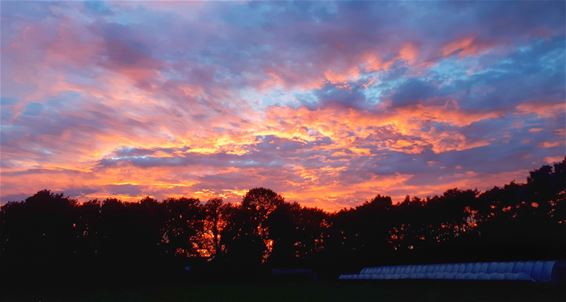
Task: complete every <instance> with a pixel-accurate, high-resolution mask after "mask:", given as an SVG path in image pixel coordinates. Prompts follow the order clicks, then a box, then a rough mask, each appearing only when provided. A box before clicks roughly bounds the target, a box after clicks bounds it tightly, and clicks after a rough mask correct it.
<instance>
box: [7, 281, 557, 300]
mask: <svg viewBox="0 0 566 302" xmlns="http://www.w3.org/2000/svg"><path fill="white" fill-rule="evenodd" d="M104 287H105V289H101V287H96V286H95V285H94V284H90V285H89V286H88V287H84V288H76V287H75V288H73V289H60V288H55V287H46V288H42V289H38V288H33V289H31V288H20V289H16V288H11V289H8V290H7V291H3V293H2V295H1V296H0V298H1V300H2V301H38V302H39V301H41V302H44V301H45V302H47V301H61V302H67V301H69V302H70V301H73V302H75V301H76V302H80V301H108V302H114V301H116V302H117V301H120V302H127V301H136V302H145V301H246V302H252V301H344V302H349V301H383V302H387V301H435V302H438V301H450V302H456V301H513V302H516V301H533V302H539V301H561V302H563V301H566V285H565V284H532V283H508V282H450V281H438V282H430V281H426V282H425V281H410V282H407V281H404V282H400V281H391V282H374V283H344V282H316V283H308V282H302V283H291V282H279V283H275V282H265V283H254V284H249V283H244V282H241V283H230V284H227V283H223V284H174V285H161V286H128V287H121V286H119V285H114V286H111V287H108V285H106V286H104Z"/></svg>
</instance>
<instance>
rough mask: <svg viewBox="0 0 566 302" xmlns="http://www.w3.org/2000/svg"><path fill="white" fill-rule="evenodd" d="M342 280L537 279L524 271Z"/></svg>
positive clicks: (345, 277) (346, 277) (369, 276)
mask: <svg viewBox="0 0 566 302" xmlns="http://www.w3.org/2000/svg"><path fill="white" fill-rule="evenodd" d="M339 279H340V280H399V279H420V280H427V279H428V280H523V281H535V280H533V279H532V278H531V277H530V276H529V275H527V274H524V273H503V274H502V273H489V274H486V273H460V274H451V273H422V274H419V273H417V274H356V275H340V277H339Z"/></svg>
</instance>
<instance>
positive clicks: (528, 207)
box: [0, 159, 566, 282]
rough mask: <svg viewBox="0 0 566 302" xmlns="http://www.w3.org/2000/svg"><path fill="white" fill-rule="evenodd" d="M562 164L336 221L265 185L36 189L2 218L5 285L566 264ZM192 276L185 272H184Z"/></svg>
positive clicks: (376, 201) (386, 204)
mask: <svg viewBox="0 0 566 302" xmlns="http://www.w3.org/2000/svg"><path fill="white" fill-rule="evenodd" d="M565 201H566V159H565V160H563V161H562V162H560V163H556V164H554V165H553V166H543V167H541V168H540V169H537V170H535V171H532V172H530V175H529V177H528V179H527V183H525V184H517V183H514V182H512V183H510V184H508V185H505V186H503V187H494V188H492V189H490V190H488V191H485V192H479V191H477V190H459V189H451V190H448V191H446V192H445V193H444V194H442V195H440V196H434V197H428V198H426V199H420V198H417V197H413V198H411V197H409V196H407V198H406V199H405V200H404V201H403V202H401V203H398V204H393V202H392V200H391V198H390V197H387V196H381V195H377V196H376V197H375V198H373V199H372V200H371V201H368V202H366V203H364V204H362V205H360V206H357V207H355V208H350V209H343V210H341V211H338V212H336V213H327V212H324V211H322V210H320V209H316V208H309V207H303V206H301V205H299V204H297V203H289V202H286V201H285V200H284V199H283V197H282V196H281V195H278V194H277V193H275V192H273V191H272V190H269V189H266V188H255V189H252V190H250V191H249V192H248V193H247V194H246V195H245V196H244V198H243V200H242V202H241V204H230V203H224V202H223V201H222V200H221V199H211V200H209V201H208V202H201V201H199V200H198V199H191V198H178V199H174V198H170V199H167V200H164V201H162V202H158V201H156V200H154V199H152V198H149V197H146V198H144V199H142V200H141V201H140V202H138V203H125V202H121V201H119V200H116V199H106V200H103V201H99V200H92V201H88V202H85V203H78V202H77V201H75V200H73V199H71V198H68V197H65V196H63V195H62V194H55V193H52V192H50V191H47V190H44V191H40V192H38V193H36V194H35V195H33V196H31V197H29V198H27V199H26V200H25V201H22V202H10V203H7V204H5V205H4V206H2V208H1V210H0V268H1V269H2V278H3V279H4V281H14V280H23V279H25V280H28V281H29V280H35V281H40V282H46V281H50V280H51V281H53V280H61V279H63V280H66V281H68V282H70V281H73V280H74V281H77V280H91V281H95V280H98V281H101V280H102V281H101V282H111V280H144V279H165V278H184V277H186V276H193V277H194V276H198V277H199V278H210V277H215V278H217V277H219V276H227V275H230V273H234V274H238V275H248V276H252V275H255V276H257V275H258V274H261V273H262V272H265V271H267V270H268V269H269V268H272V267H278V268H298V267H302V268H312V269H314V270H316V271H318V272H320V273H326V274H329V275H331V274H334V273H338V272H343V271H348V270H352V271H353V270H357V269H359V268H360V267H361V266H365V265H372V264H385V263H388V264H393V263H423V262H451V261H480V260H518V259H557V258H563V257H564V255H566V202H565ZM188 272H190V273H188Z"/></svg>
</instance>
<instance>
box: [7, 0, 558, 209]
mask: <svg viewBox="0 0 566 302" xmlns="http://www.w3.org/2000/svg"><path fill="white" fill-rule="evenodd" d="M1 5H2V10H1V11H2V12H1V16H2V20H1V22H2V24H1V25H2V29H1V31H2V45H1V47H2V53H1V63H2V64H1V89H0V90H1V105H0V110H1V111H0V113H1V125H2V127H1V142H0V148H1V149H0V151H1V154H0V155H1V173H0V202H6V201H10V200H20V199H22V198H24V197H26V196H29V195H31V194H33V193H35V192H37V191H39V190H41V189H52V190H54V191H58V192H65V193H66V194H68V195H70V196H71V197H73V198H78V199H79V200H88V199H94V198H104V197H108V196H114V197H119V198H122V199H124V200H137V199H139V198H140V197H141V196H146V195H148V196H152V197H154V198H157V199H164V198H166V197H175V196H187V197H197V198H201V199H205V200H206V199H208V198H210V197H223V198H226V199H228V200H239V199H240V198H241V196H242V195H243V194H244V193H245V192H246V191H247V190H249V189H251V188H254V187H267V188H271V189H273V190H274V191H276V192H278V193H279V194H281V195H283V196H284V197H285V198H286V199H287V200H290V201H298V202H300V203H302V204H304V205H308V206H318V207H321V208H323V209H328V210H334V209H338V208H342V207H347V206H352V205H355V204H359V203H361V202H363V201H365V200H368V199H370V198H372V197H373V196H375V195H376V194H384V195H389V196H392V197H393V198H394V199H396V200H399V199H401V198H403V197H404V196H405V195H417V196H422V197H424V196H427V195H433V194H439V193H442V192H443V191H444V190H446V189H449V188H454V187H459V188H477V189H480V190H485V189H487V188H488V187H489V186H493V185H501V184H505V183H508V182H510V181H513V180H515V181H523V180H524V179H525V178H526V176H527V175H528V171H529V170H531V169H534V168H537V167H539V166H540V165H542V164H545V163H551V162H555V161H559V160H562V159H563V158H564V156H565V155H566V143H565V141H566V103H565V101H566V97H565V91H566V89H565V87H564V86H565V83H566V77H565V69H564V66H566V45H565V43H564V41H565V38H566V32H565V28H566V26H565V25H566V18H565V7H564V6H565V4H564V2H560V1H557V2H545V3H537V2H516V3H511V2H479V3H471V2H457V3H452V2H277V3H260V2H247V1H242V2H223V3H218V2H215V3H205V2H157V1H152V2H129V1H119V2H107V1H88V2H2V3H1ZM502 12H505V14H502Z"/></svg>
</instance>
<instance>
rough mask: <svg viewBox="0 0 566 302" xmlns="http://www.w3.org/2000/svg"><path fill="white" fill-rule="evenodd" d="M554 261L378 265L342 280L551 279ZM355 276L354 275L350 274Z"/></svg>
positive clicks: (544, 280) (540, 280)
mask: <svg viewBox="0 0 566 302" xmlns="http://www.w3.org/2000/svg"><path fill="white" fill-rule="evenodd" d="M555 264H556V261H518V262H477V263H454V264H427V265H399V266H380V267H368V268H364V269H362V271H361V272H360V274H358V275H343V276H349V277H344V278H342V279H355V280H357V279H360V280H363V279H477V280H493V279H497V280H532V281H537V282H546V281H551V279H552V271H553V268H554V266H555ZM354 276H358V277H354Z"/></svg>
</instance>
